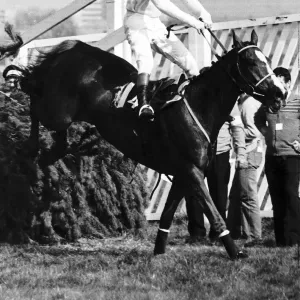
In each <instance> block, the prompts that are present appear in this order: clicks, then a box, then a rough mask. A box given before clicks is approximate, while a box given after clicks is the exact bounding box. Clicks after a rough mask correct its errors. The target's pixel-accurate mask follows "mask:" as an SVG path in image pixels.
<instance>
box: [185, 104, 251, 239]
mask: <svg viewBox="0 0 300 300" xmlns="http://www.w3.org/2000/svg"><path fill="white" fill-rule="evenodd" d="M243 140H244V129H243V123H242V121H241V117H240V111H239V108H238V106H237V105H235V106H234V108H233V110H232V112H231V114H230V117H229V120H228V121H226V122H225V123H224V125H223V126H222V127H221V129H220V132H219V134H218V138H217V143H216V144H217V147H216V155H214V157H213V159H212V160H211V162H210V165H209V168H208V172H207V183H208V187H209V192H210V195H211V197H212V200H213V202H214V204H215V206H216V208H217V209H218V211H219V213H220V214H221V216H222V218H223V219H224V220H226V208H227V200H228V183H229V179H230V162H229V161H230V150H231V149H232V144H233V148H234V151H235V152H236V153H237V155H238V157H239V158H242V157H244V155H245V143H244V141H243ZM186 205H187V213H188V217H189V224H188V230H189V233H190V238H189V239H188V240H187V241H188V242H189V243H194V242H197V241H201V240H203V239H204V237H205V236H206V228H205V226H204V216H203V213H200V212H201V211H202V210H201V208H198V209H195V203H194V202H192V201H188V202H187V203H186ZM209 238H210V239H211V240H212V241H214V240H216V239H217V238H218V235H217V234H216V233H215V232H214V231H213V230H212V229H211V230H210V232H209Z"/></svg>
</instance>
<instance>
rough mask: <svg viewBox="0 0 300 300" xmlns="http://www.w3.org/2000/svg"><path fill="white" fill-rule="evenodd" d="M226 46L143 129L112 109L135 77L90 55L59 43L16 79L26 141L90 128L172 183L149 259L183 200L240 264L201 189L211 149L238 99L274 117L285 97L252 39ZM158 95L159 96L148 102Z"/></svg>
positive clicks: (75, 44)
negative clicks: (23, 103) (252, 101)
mask: <svg viewBox="0 0 300 300" xmlns="http://www.w3.org/2000/svg"><path fill="white" fill-rule="evenodd" d="M233 45H234V47H233V49H232V50H231V51H230V52H228V53H227V54H225V55H224V56H223V57H221V58H220V60H219V61H218V62H216V63H214V64H213V66H212V67H211V68H210V69H209V70H208V71H206V72H204V73H203V74H201V75H199V76H197V77H196V78H194V79H192V80H190V81H189V82H188V84H187V85H186V86H185V88H183V89H182V95H183V97H182V100H180V101H177V102H174V103H173V104H170V105H168V106H166V107H165V108H164V109H162V110H157V112H156V118H155V122H153V123H152V124H149V125H147V126H144V124H140V123H139V120H138V118H137V113H136V112H134V111H133V110H132V109H131V108H130V109H129V108H128V107H124V108H115V107H113V106H112V101H113V100H114V99H115V98H116V95H117V92H118V90H119V88H120V87H123V86H124V85H126V84H127V83H129V82H131V81H134V80H135V77H136V72H137V71H136V69H135V68H134V67H133V66H132V65H130V64H129V63H127V62H126V61H125V60H123V59H121V58H119V57H117V56H115V55H113V54H110V53H108V52H105V51H102V50H100V49H98V48H95V47H92V46H89V45H87V44H85V43H82V42H80V41H65V42H63V43H61V44H59V45H58V46H56V47H55V48H54V49H52V50H51V51H50V52H48V53H47V54H45V55H44V57H43V58H42V59H41V61H40V62H39V63H36V64H35V65H33V66H32V67H30V68H28V69H27V70H25V71H24V78H23V80H22V82H21V86H22V88H23V89H24V91H25V92H27V93H28V94H29V95H30V97H31V114H32V132H31V141H32V142H34V143H35V145H37V143H38V122H41V123H42V124H43V125H44V126H45V127H46V128H48V129H51V130H55V131H57V132H59V133H61V136H65V135H64V132H65V131H66V129H67V128H68V127H69V126H70V125H71V123H72V122H74V121H86V122H89V123H91V124H94V125H95V126H96V127H97V129H98V131H99V133H100V134H101V136H102V137H103V138H105V139H106V140H107V141H108V142H110V143H111V144H112V145H114V146H115V147H116V148H118V149H119V150H120V151H121V152H123V153H124V155H126V156H128V157H130V158H132V159H133V160H135V161H137V162H139V163H141V164H143V165H145V166H147V167H149V168H152V169H154V170H156V171H158V172H161V173H165V174H170V175H173V176H174V178H173V184H172V188H171V191H170V193H169V196H168V199H167V202H166V205H165V208H164V211H163V213H162V216H161V220H160V228H159V230H158V235H157V239H156V244H155V250H154V253H155V254H161V253H164V252H165V247H166V241H167V235H168V231H169V228H170V226H171V222H172V220H173V216H174V213H175V210H176V208H177V206H178V203H179V201H180V200H181V199H182V198H183V197H185V198H186V200H187V201H189V199H191V201H197V203H198V204H199V205H201V207H202V209H203V211H204V213H205V215H206V216H207V218H208V220H209V222H210V224H211V226H212V227H213V228H214V230H215V231H216V232H217V233H218V234H219V236H220V238H221V240H222V242H223V244H224V246H225V248H226V250H227V252H228V254H229V256H230V257H231V258H232V259H236V258H238V257H241V256H242V255H243V253H242V252H241V251H239V250H238V249H237V247H236V246H235V244H234V242H233V240H232V239H231V237H230V235H229V232H228V231H227V230H226V225H225V222H224V220H223V219H222V218H221V216H220V214H219V213H218V211H217V209H216V207H215V205H214V204H213V202H212V199H211V197H210V195H209V192H208V190H207V188H206V186H205V183H204V177H205V170H206V168H207V165H208V161H209V159H210V156H211V152H212V151H211V145H212V143H214V141H215V140H216V138H217V135H218V132H219V129H220V128H221V126H222V124H223V123H224V122H225V120H226V118H227V117H228V115H229V113H230V111H231V110H232V108H233V106H234V103H235V102H236V100H237V98H238V96H239V95H240V94H241V92H247V93H248V94H250V95H253V96H254V97H255V98H257V99H259V100H260V101H261V102H263V103H264V104H265V105H267V106H268V107H270V109H273V110H275V109H278V108H279V107H280V105H281V102H282V101H283V100H284V99H285V97H286V91H285V90H284V88H283V86H282V85H281V83H280V82H279V80H278V79H277V78H276V76H275V75H274V74H273V72H272V70H271V68H270V66H269V64H268V62H267V60H266V58H265V56H264V55H263V54H262V52H261V51H260V49H259V48H258V47H257V46H256V45H257V35H256V33H255V31H253V32H252V34H251V41H250V42H242V41H241V40H240V39H239V38H237V37H236V36H235V34H234V32H233ZM172 86H173V87H174V85H172ZM166 89H168V88H166ZM163 95H164V91H162V92H161V93H160V94H159V93H158V94H156V97H157V98H160V97H163ZM141 128H142V129H141ZM145 132H146V133H147V134H146V138H145V135H144V133H145ZM147 137H148V139H147ZM145 139H146V143H143V140H144V141H145ZM145 145H146V149H145ZM145 150H146V151H145Z"/></svg>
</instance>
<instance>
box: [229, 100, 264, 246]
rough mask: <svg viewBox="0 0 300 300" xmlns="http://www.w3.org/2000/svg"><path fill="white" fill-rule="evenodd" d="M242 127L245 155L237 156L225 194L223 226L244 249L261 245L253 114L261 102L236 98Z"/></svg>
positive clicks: (257, 135) (257, 138)
mask: <svg viewBox="0 0 300 300" xmlns="http://www.w3.org/2000/svg"><path fill="white" fill-rule="evenodd" d="M239 106H240V111H241V118H242V121H243V124H244V132H245V136H244V137H245V138H244V144H245V147H246V155H245V156H243V157H240V156H239V155H238V156H237V160H236V171H235V175H234V179H233V183H232V186H231V191H230V195H229V208H228V216H227V227H228V230H229V231H230V232H231V236H232V237H233V238H234V239H239V238H243V239H246V243H245V246H251V245H252V244H255V243H260V242H261V217H260V210H259V203H258V194H257V168H258V167H259V166H260V164H261V163H262V147H261V139H260V136H261V134H260V132H259V130H258V129H257V127H256V126H255V124H254V115H255V113H256V112H257V110H258V109H259V107H260V106H261V103H260V102H259V101H257V100H256V99H254V98H253V97H251V96H248V95H246V94H243V95H241V97H240V99H239Z"/></svg>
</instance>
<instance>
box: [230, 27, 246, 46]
mask: <svg viewBox="0 0 300 300" xmlns="http://www.w3.org/2000/svg"><path fill="white" fill-rule="evenodd" d="M231 33H232V38H233V47H234V48H242V47H243V42H242V41H241V39H240V38H239V37H238V36H236V34H235V32H234V30H231Z"/></svg>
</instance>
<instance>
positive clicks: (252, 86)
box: [236, 45, 276, 97]
mask: <svg viewBox="0 0 300 300" xmlns="http://www.w3.org/2000/svg"><path fill="white" fill-rule="evenodd" d="M249 48H256V49H258V50H259V51H261V50H260V49H259V48H258V47H257V46H255V45H249V46H246V47H244V48H242V49H240V50H239V51H238V52H237V63H236V64H237V70H238V72H239V75H240V77H241V78H242V80H243V81H244V82H245V85H246V89H245V91H244V90H243V89H241V90H243V92H246V93H247V94H248V95H251V96H252V95H257V96H262V97H265V95H263V94H260V93H257V92H256V91H255V89H256V88H257V87H258V86H259V85H260V84H261V83H263V82H264V81H265V80H266V79H267V78H268V77H270V76H272V75H275V74H274V73H273V72H272V73H269V74H267V75H266V76H265V77H263V78H262V79H260V80H259V81H258V82H257V83H255V84H254V83H252V82H250V81H249V80H248V79H247V78H246V77H245V76H244V75H243V74H242V72H241V69H240V63H239V54H240V53H241V52H243V51H245V50H247V49H249ZM275 76H276V75H275Z"/></svg>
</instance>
